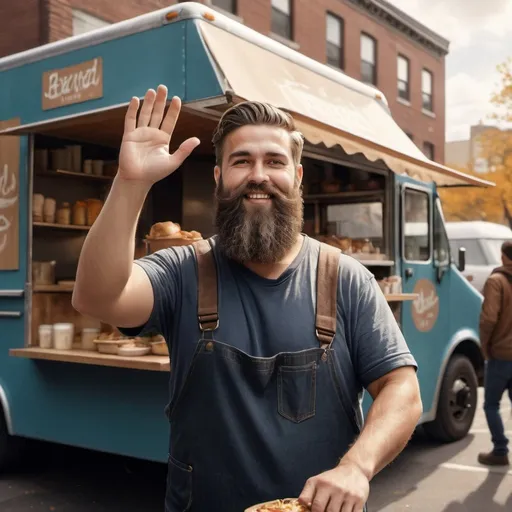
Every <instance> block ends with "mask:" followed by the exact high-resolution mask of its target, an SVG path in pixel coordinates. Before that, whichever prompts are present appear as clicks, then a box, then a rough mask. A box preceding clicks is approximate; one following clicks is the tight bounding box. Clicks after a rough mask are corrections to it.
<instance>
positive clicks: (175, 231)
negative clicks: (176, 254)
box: [148, 221, 181, 238]
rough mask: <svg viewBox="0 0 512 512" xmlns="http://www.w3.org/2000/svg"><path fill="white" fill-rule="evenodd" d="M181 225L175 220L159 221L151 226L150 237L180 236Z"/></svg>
mask: <svg viewBox="0 0 512 512" xmlns="http://www.w3.org/2000/svg"><path fill="white" fill-rule="evenodd" d="M180 233H181V226H180V225H179V224H176V223H175V222H171V221H166V222H157V223H156V224H153V226H151V230H150V231H149V237H148V238H179V234H180Z"/></svg>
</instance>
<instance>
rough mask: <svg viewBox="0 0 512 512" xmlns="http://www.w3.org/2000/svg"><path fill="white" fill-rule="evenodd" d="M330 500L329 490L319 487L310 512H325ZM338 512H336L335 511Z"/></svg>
mask: <svg viewBox="0 0 512 512" xmlns="http://www.w3.org/2000/svg"><path fill="white" fill-rule="evenodd" d="M330 498H331V489H330V488H329V487H323V488H322V487H320V489H317V490H316V493H315V497H314V498H313V504H312V505H311V512H326V510H327V506H328V505H329V499H330ZM336 512H338V510H337V511H336Z"/></svg>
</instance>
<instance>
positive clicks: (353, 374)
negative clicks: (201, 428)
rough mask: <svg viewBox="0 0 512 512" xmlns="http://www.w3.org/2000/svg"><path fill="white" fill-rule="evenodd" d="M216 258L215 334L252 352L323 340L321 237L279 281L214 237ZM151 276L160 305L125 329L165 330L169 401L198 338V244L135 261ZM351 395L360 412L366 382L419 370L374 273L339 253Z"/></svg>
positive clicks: (343, 349) (307, 243)
mask: <svg viewBox="0 0 512 512" xmlns="http://www.w3.org/2000/svg"><path fill="white" fill-rule="evenodd" d="M211 243H212V246H213V252H214V255H215V259H216V262H217V272H218V296H219V322H220V323H219V328H218V329H217V330H216V331H215V332H214V339H216V340H218V341H221V342H223V343H226V344H228V345H232V346H234V347H236V348H238V349H240V350H242V351H244V352H246V353H247V354H249V355H251V356H254V357H271V356H274V355H275V354H277V353H279V352H295V351H300V350H304V349H308V348H316V347H318V346H319V341H318V338H317V337H316V334H315V308H316V272H317V266H318V254H319V250H320V243H319V242H318V241H317V240H315V239H312V238H309V237H308V236H304V243H303V245H302V248H301V250H300V252H299V254H298V255H297V257H296V258H295V260H294V261H293V263H292V264H291V265H290V266H289V268H288V269H287V270H286V271H285V272H284V273H283V274H282V275H281V276H280V277H279V278H277V279H266V278H263V277H261V276H259V275H257V274H255V273H254V272H252V271H251V270H249V269H248V268H247V267H245V266H243V265H241V264H238V263H236V262H234V261H232V260H229V259H227V258H226V257H225V256H224V255H223V253H222V252H221V251H220V249H219V246H218V243H217V238H216V237H213V238H212V239H211ZM136 264H138V265H140V266H141V267H142V268H143V269H144V270H145V271H146V273H147V275H148V276H149V279H150V281H151V284H152V286H153V291H154V296H155V303H154V308H153V311H152V314H151V317H150V319H149V321H148V322H147V324H146V325H144V326H143V327H140V328H135V329H121V330H122V331H123V332H124V333H125V334H128V335H130V336H135V335H142V334H145V333H149V332H152V333H158V334H162V335H163V336H164V337H165V339H166V340H167V341H168V344H169V348H170V355H171V377H170V378H171V382H170V389H171V399H172V396H173V394H174V393H175V392H176V393H177V392H179V390H180V389H181V388H182V386H183V384H184V382H185V378H186V375H187V372H188V370H189V367H190V364H191V361H192V357H193V355H194V351H195V349H196V345H197V342H198V341H199V339H200V338H201V334H202V333H201V331H200V329H199V324H198V318H197V293H198V287H197V267H196V259H195V255H194V250H193V248H192V246H185V247H174V248H169V249H164V250H161V251H158V252H156V253H154V254H152V255H149V256H145V257H143V258H141V259H139V260H137V261H136ZM332 348H333V349H334V350H335V351H336V352H337V356H338V357H337V359H338V361H340V365H341V366H342V367H341V374H342V375H343V376H344V381H345V384H346V386H347V389H346V390H345V391H346V392H347V396H348V397H350V400H351V401H352V403H353V406H354V408H355V409H356V410H358V409H359V408H360V404H359V398H360V394H361V392H362V390H363V388H365V387H367V386H368V385H369V384H370V383H371V382H373V381H374V380H376V379H378V378H380V377H382V376H383V375H385V374H386V373H389V372H390V371H392V370H394V369H396V368H399V367H402V366H413V367H414V368H417V365H416V361H415V360H414V358H413V356H412V355H411V353H410V351H409V349H408V347H407V344H406V342H405V339H404V337H403V335H402V332H401V331H400V328H399V326H398V324H397V322H396V320H395V317H394V316H393V313H392V311H391V309H390V307H389V305H388V303H387V301H386V299H385V297H384V295H383V293H382V291H381V290H380V288H379V286H378V284H377V282H376V281H375V278H374V276H373V274H371V273H370V271H369V270H368V269H366V268H365V267H364V266H363V265H361V264H360V263H359V262H358V261H357V260H355V259H354V258H351V257H350V256H347V255H341V257H340V272H339V283H338V305H337V336H336V338H335V341H334V343H333V347H332Z"/></svg>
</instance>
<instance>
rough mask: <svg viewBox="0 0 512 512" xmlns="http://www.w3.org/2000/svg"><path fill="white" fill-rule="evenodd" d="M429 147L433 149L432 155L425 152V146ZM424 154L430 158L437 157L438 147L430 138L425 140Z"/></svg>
mask: <svg viewBox="0 0 512 512" xmlns="http://www.w3.org/2000/svg"><path fill="white" fill-rule="evenodd" d="M427 146H428V147H429V148H431V149H432V156H429V155H427V154H426V152H425V148H426V147H427ZM423 154H424V155H425V156H426V157H427V158H428V159H429V160H432V161H434V160H435V158H436V147H435V146H434V144H433V143H432V142H429V141H428V140H424V141H423Z"/></svg>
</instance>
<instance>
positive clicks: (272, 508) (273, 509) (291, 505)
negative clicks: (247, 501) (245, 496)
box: [245, 498, 311, 512]
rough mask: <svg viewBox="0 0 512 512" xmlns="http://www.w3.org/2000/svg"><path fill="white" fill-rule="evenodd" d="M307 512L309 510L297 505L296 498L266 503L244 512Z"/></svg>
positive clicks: (299, 504)
mask: <svg viewBox="0 0 512 512" xmlns="http://www.w3.org/2000/svg"><path fill="white" fill-rule="evenodd" d="M283 510H285V511H286V512H309V511H310V510H311V509H310V508H308V507H306V506H304V505H302V504H301V503H299V500H298V499H296V498H285V499H284V500H274V501H268V502H266V503H260V504H259V505H254V506H253V507H251V508H248V509H247V510H246V511H245V512H281V511H283Z"/></svg>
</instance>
